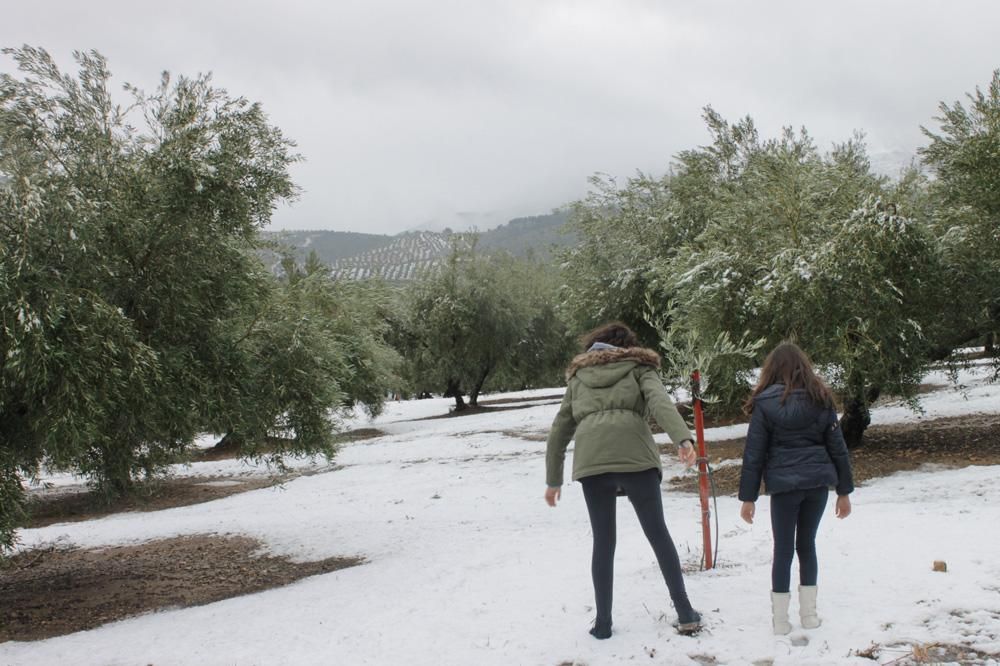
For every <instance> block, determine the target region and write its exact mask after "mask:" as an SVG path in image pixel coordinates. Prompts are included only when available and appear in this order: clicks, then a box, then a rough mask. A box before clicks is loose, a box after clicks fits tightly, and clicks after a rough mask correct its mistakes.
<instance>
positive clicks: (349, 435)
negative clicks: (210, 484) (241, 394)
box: [192, 428, 385, 462]
mask: <svg viewBox="0 0 1000 666" xmlns="http://www.w3.org/2000/svg"><path fill="white" fill-rule="evenodd" d="M384 434H385V432H383V431H381V430H379V429H378V428H356V429H354V430H348V431H347V432H342V433H338V434H337V436H336V437H335V438H334V442H335V443H336V444H345V443H347V442H357V441H361V440H364V439H372V438H375V437H381V436H382V435H384ZM276 448H277V447H275V446H268V445H264V446H262V447H260V448H259V449H258V450H259V451H260V453H264V454H266V453H273V452H274V451H275V450H276ZM240 453H241V450H240V445H239V443H238V442H237V441H235V440H232V439H226V438H223V439H222V440H220V441H219V443H218V444H216V445H215V446H213V447H211V448H208V449H204V450H202V451H199V452H197V453H196V454H195V455H194V456H193V457H192V461H193V462H207V461H216V460H233V459H235V458H239V457H240Z"/></svg>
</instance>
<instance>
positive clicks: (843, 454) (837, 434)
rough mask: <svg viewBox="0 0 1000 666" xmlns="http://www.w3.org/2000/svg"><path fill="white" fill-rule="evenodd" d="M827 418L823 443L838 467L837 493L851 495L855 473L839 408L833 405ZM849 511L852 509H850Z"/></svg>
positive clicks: (834, 464)
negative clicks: (834, 407)
mask: <svg viewBox="0 0 1000 666" xmlns="http://www.w3.org/2000/svg"><path fill="white" fill-rule="evenodd" d="M826 418H827V425H826V428H825V429H824V430H823V444H825V445H826V452H827V453H828V454H830V460H832V461H833V466H834V467H836V468H837V495H840V496H844V495H850V494H851V493H852V492H854V474H853V473H852V471H851V457H850V455H848V453H847V443H846V442H844V433H843V432H842V431H841V429H840V421H838V420H837V410H835V409H833V408H832V407H831V408H830V409H829V411H828V412H827V415H826ZM848 506H850V505H848ZM849 512H850V509H848V513H849Z"/></svg>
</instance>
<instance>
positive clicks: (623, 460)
mask: <svg viewBox="0 0 1000 666" xmlns="http://www.w3.org/2000/svg"><path fill="white" fill-rule="evenodd" d="M659 367H660V357H659V355H658V354H657V353H656V352H654V351H652V350H651V349H644V348H642V347H629V348H625V349H602V350H598V351H589V352H584V353H583V354H580V355H578V356H577V357H576V358H574V359H573V362H572V363H570V365H569V368H568V369H567V370H566V380H567V383H566V395H565V396H563V401H562V405H560V407H559V413H558V414H556V418H555V420H554V421H553V422H552V429H551V430H550V431H549V437H548V442H547V444H546V453H545V480H546V483H547V484H548V485H549V486H550V487H557V486H561V485H562V483H563V463H564V461H565V459H566V447H567V445H569V442H570V440H571V439H573V436H574V434H575V435H576V449H575V451H574V453H573V480H574V481H577V480H579V479H582V478H583V477H586V476H593V475H595V474H603V473H605V472H641V471H644V470H647V469H653V468H656V469H662V465H661V463H660V450H659V447H657V445H656V444H655V443H654V442H653V434H652V432H650V430H649V425H648V423H647V421H646V419H647V416H648V415H650V414H652V416H653V418H654V419H656V422H657V423H658V424H659V425H660V427H661V428H663V430H664V431H665V432H666V433H667V435H668V436H669V437H670V440H671V441H672V442H674V443H675V444H680V443H681V442H682V441H684V440H686V439H690V440H693V439H694V438H693V437H692V436H691V432H690V431H689V430H688V427H687V425H686V424H685V423H684V419H683V418H682V417H681V415H680V414H679V413H678V411H677V407H675V406H674V403H673V401H672V400H671V399H670V396H668V395H667V392H666V390H664V388H663V383H662V382H661V380H660V375H659V372H657V369H658V368H659Z"/></svg>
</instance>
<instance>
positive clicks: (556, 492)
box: [545, 487, 562, 506]
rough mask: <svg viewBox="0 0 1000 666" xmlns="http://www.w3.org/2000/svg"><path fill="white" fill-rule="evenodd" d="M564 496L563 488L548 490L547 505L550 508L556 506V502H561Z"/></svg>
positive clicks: (546, 490) (546, 491)
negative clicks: (560, 498)
mask: <svg viewBox="0 0 1000 666" xmlns="http://www.w3.org/2000/svg"><path fill="white" fill-rule="evenodd" d="M560 495H562V488H552V487H549V488H546V489H545V503H546V504H548V505H549V506H555V505H556V502H558V501H559V496H560Z"/></svg>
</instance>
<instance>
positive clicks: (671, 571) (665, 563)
mask: <svg viewBox="0 0 1000 666" xmlns="http://www.w3.org/2000/svg"><path fill="white" fill-rule="evenodd" d="M580 481H581V483H583V496H584V498H585V499H586V500H587V511H588V512H589V513H590V527H591V530H592V531H593V533H594V552H593V557H592V559H591V562H590V573H591V576H592V577H593V579H594V598H595V601H596V602H597V622H598V623H603V622H608V623H609V622H611V597H612V594H611V592H612V588H613V583H614V560H615V503H616V501H617V498H618V491H619V489H620V490H622V491H624V493H625V495H626V496H627V497H628V498H629V501H631V502H632V508H634V509H635V515H636V516H637V517H638V518H639V524H640V525H641V526H642V531H643V533H645V535H646V538H647V539H648V540H649V545H651V546H652V547H653V552H654V553H655V554H656V561H657V562H659V564H660V571H661V572H662V573H663V579H664V580H665V581H666V583H667V589H668V590H669V591H670V598H671V599H672V600H673V602H674V608H676V609H677V614H678V617H679V618H681V621H682V622H683V621H687V619H688V618H689V617H690V615H691V612H692V609H691V603H690V602H689V601H688V598H687V592H686V591H685V589H684V577H683V575H682V573H681V563H680V559H679V558H678V557H677V549H676V548H675V547H674V542H673V540H672V539H671V538H670V532H668V531H667V524H666V523H665V522H664V521H663V498H662V497H661V496H660V474H659V471H658V470H655V469H648V470H646V471H643V472H611V473H607V474H597V475H595V476H588V477H584V478H583V479H581V480H580Z"/></svg>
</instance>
